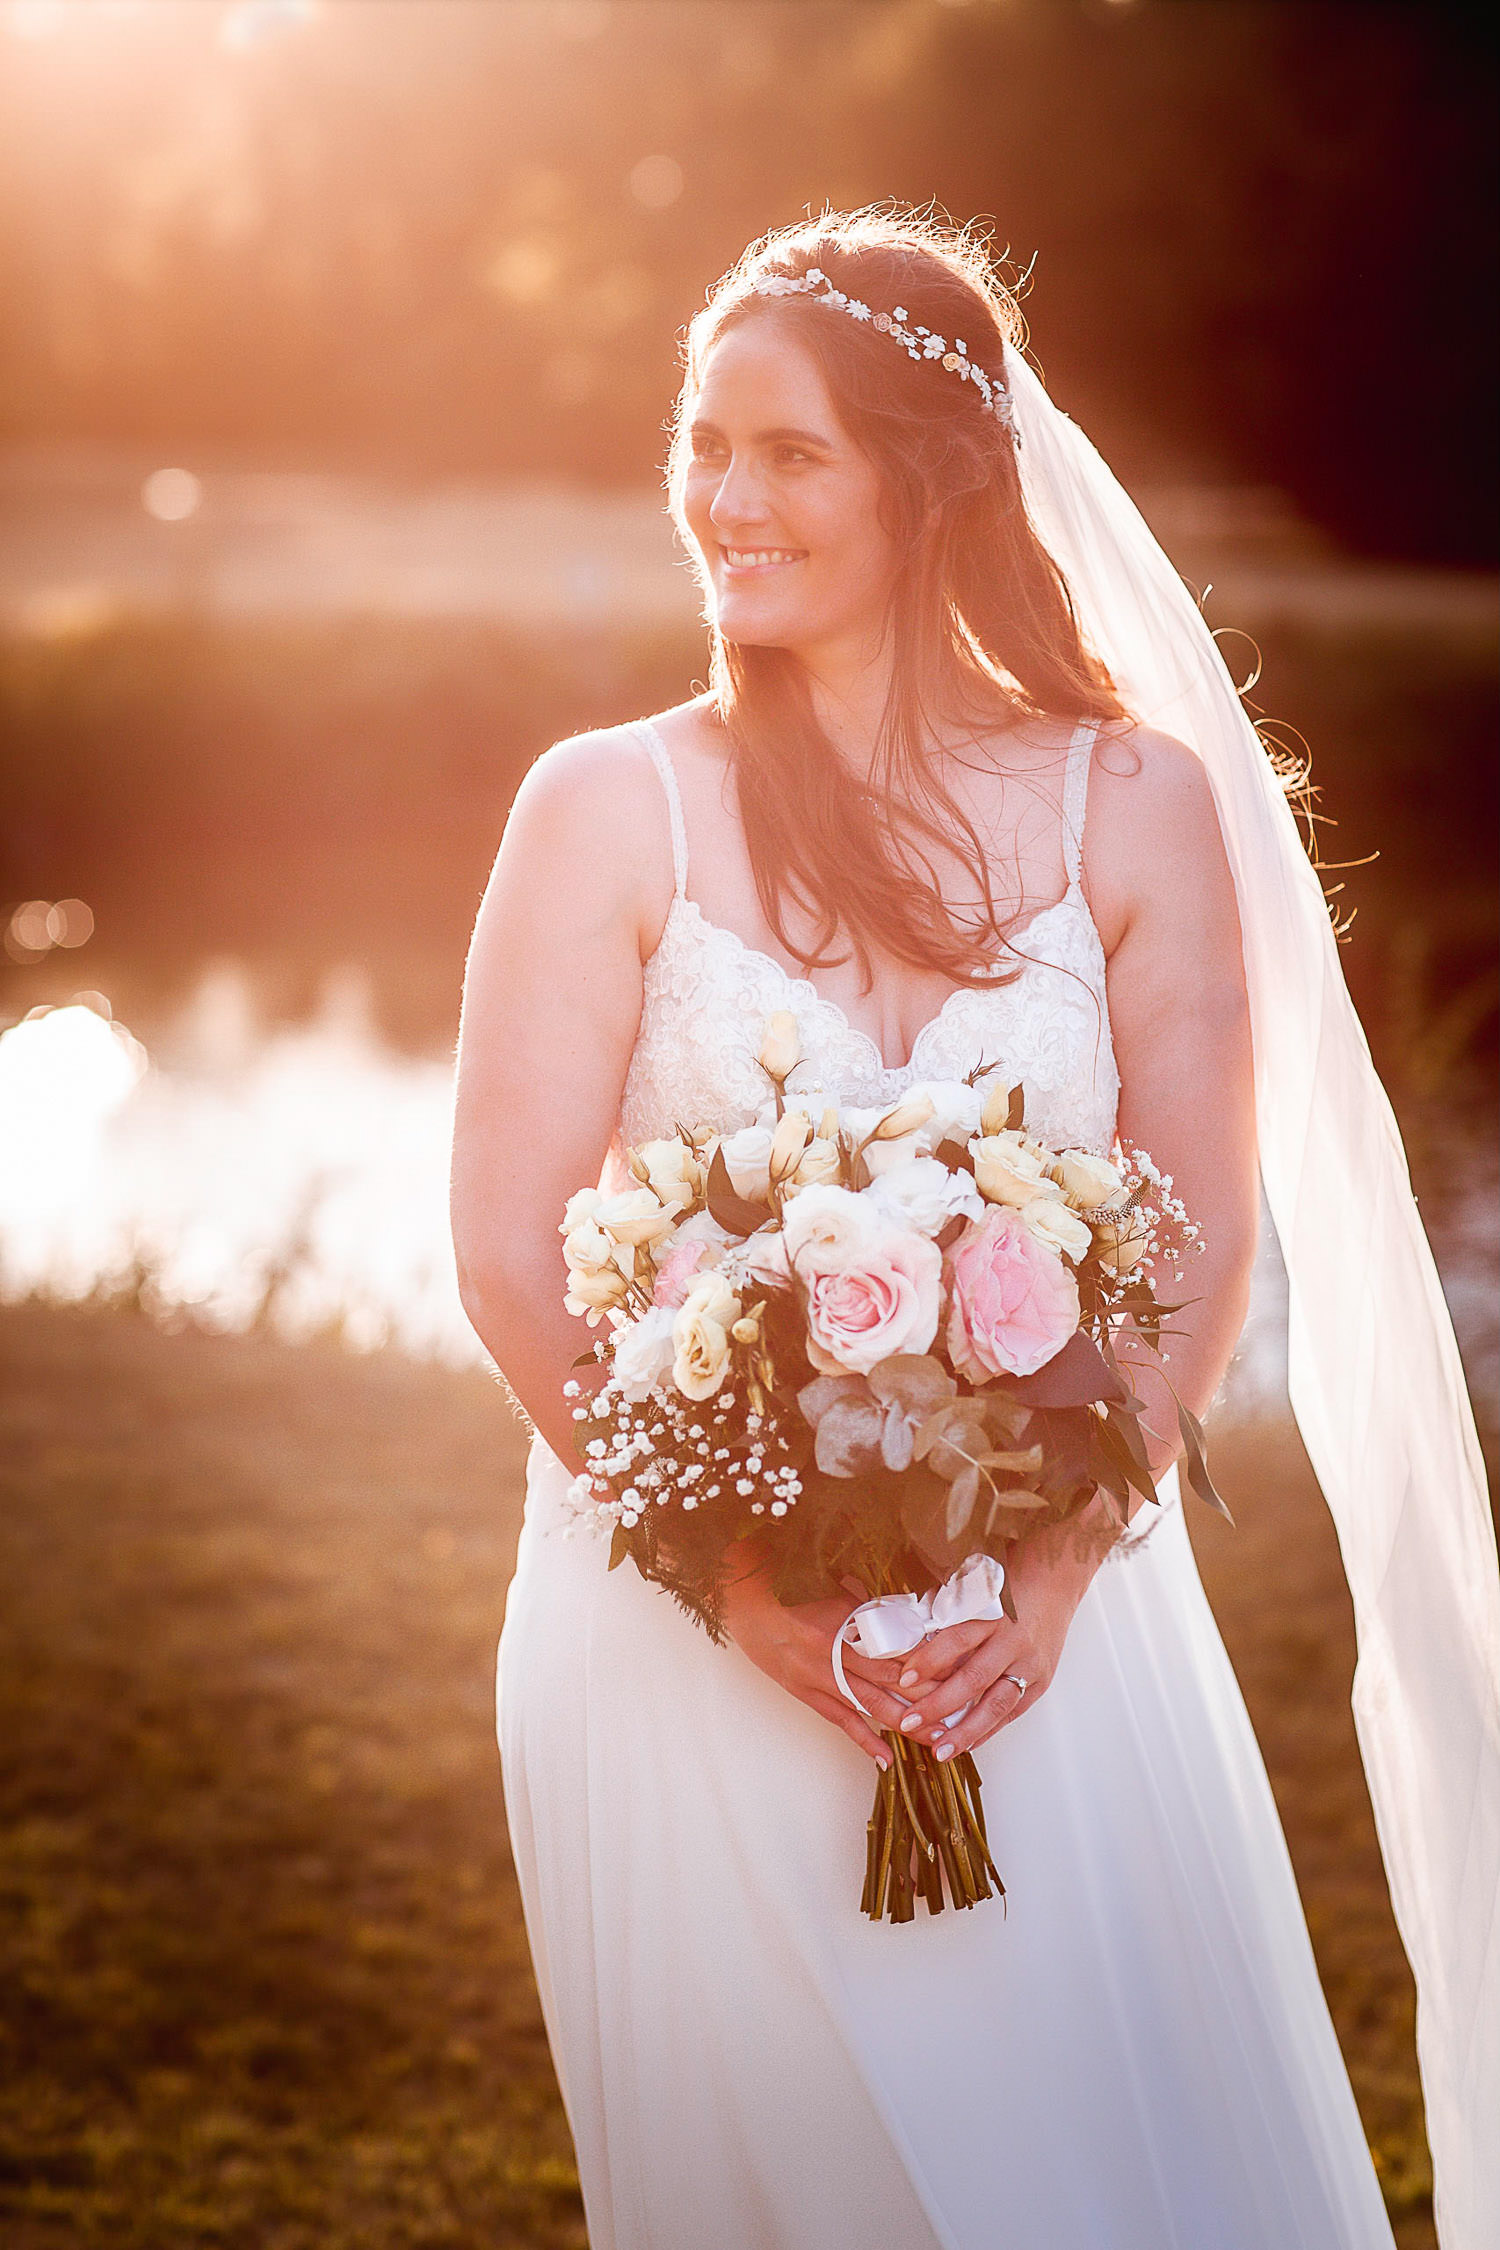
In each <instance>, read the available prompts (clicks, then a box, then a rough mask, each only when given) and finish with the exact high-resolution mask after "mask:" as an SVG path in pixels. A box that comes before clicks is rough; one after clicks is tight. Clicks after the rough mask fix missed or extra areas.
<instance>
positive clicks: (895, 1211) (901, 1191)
mask: <svg viewBox="0 0 1500 2250" xmlns="http://www.w3.org/2000/svg"><path fill="white" fill-rule="evenodd" d="M870 1200H871V1202H872V1203H875V1204H877V1205H879V1207H880V1209H881V1210H883V1211H886V1212H888V1213H889V1214H890V1216H891V1218H892V1219H894V1220H895V1221H896V1222H897V1223H898V1224H899V1225H902V1226H909V1227H914V1228H915V1229H916V1231H917V1233H918V1234H925V1235H936V1234H941V1233H942V1231H943V1229H944V1227H945V1226H946V1225H947V1224H948V1221H949V1220H950V1219H951V1218H952V1217H953V1216H954V1214H955V1212H962V1214H963V1215H964V1217H965V1218H969V1219H982V1218H983V1217H984V1198H983V1196H982V1195H981V1194H980V1193H979V1190H978V1189H977V1188H976V1187H975V1185H974V1182H973V1181H972V1180H971V1179H970V1177H969V1175H968V1173H967V1172H950V1171H949V1169H948V1167H947V1165H946V1164H939V1163H938V1162H937V1160H936V1158H935V1157H931V1156H919V1157H917V1158H915V1159H914V1160H913V1161H912V1162H911V1163H910V1164H903V1165H901V1166H900V1168H899V1169H898V1170H897V1171H894V1172H887V1173H885V1174H884V1175H883V1176H882V1177H881V1178H880V1179H879V1180H877V1181H876V1183H875V1185H874V1187H872V1188H871V1190H870Z"/></svg>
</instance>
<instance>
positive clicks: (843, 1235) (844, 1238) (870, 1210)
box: [782, 1186, 889, 1265]
mask: <svg viewBox="0 0 1500 2250" xmlns="http://www.w3.org/2000/svg"><path fill="white" fill-rule="evenodd" d="M888 1225H889V1222H888V1221H887V1220H885V1219H883V1218H882V1216H881V1214H880V1213H879V1212H878V1211H877V1210H876V1209H875V1207H874V1204H873V1203H872V1202H870V1201H869V1200H867V1198H866V1197H864V1196H862V1195H856V1194H855V1193H854V1192H853V1190H852V1189H850V1188H841V1187H831V1186H830V1187H810V1188H805V1189H804V1190H803V1192H802V1194H801V1195H799V1196H798V1197H797V1198H796V1200H795V1201H794V1202H793V1203H791V1204H789V1205H788V1207H787V1213H786V1217H785V1219H784V1221H783V1222H782V1233H783V1236H784V1238H785V1242H786V1249H787V1255H788V1257H789V1258H790V1259H791V1261H792V1263H793V1265H796V1264H797V1263H798V1261H799V1260H800V1259H801V1257H802V1256H803V1254H804V1252H807V1251H813V1252H815V1253H816V1255H817V1258H818V1262H819V1264H820V1265H827V1264H829V1263H830V1262H837V1261H838V1260H840V1259H844V1260H848V1259H851V1258H855V1257H858V1256H859V1255H860V1254H861V1253H862V1252H863V1251H865V1250H867V1249H868V1248H869V1247H870V1246H871V1245H872V1244H873V1243H874V1242H875V1241H876V1239H877V1238H878V1237H879V1236H880V1235H881V1234H882V1233H884V1232H885V1231H886V1228H887V1227H888Z"/></svg>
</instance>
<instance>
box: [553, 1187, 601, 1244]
mask: <svg viewBox="0 0 1500 2250" xmlns="http://www.w3.org/2000/svg"><path fill="white" fill-rule="evenodd" d="M603 1201H604V1195H603V1192H602V1190H601V1189H599V1188H596V1187H591V1188H580V1189H579V1190H578V1193H577V1194H576V1195H570V1196H569V1197H568V1204H567V1209H566V1210H565V1211H564V1212H563V1215H562V1225H561V1226H560V1227H559V1228H558V1230H557V1231H558V1233H559V1234H571V1233H572V1232H573V1230H574V1228H575V1227H581V1226H582V1225H583V1224H584V1222H585V1220H587V1219H591V1218H592V1217H593V1216H594V1213H595V1212H596V1211H597V1210H598V1208H599V1206H600V1204H601V1203H602V1202H603Z"/></svg>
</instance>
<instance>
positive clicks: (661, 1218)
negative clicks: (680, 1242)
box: [594, 1187, 673, 1244]
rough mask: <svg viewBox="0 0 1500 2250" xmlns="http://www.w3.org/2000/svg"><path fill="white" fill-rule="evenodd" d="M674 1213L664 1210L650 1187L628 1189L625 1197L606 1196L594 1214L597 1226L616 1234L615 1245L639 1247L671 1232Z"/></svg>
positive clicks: (623, 1195)
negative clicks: (634, 1245)
mask: <svg viewBox="0 0 1500 2250" xmlns="http://www.w3.org/2000/svg"><path fill="white" fill-rule="evenodd" d="M672 1218H673V1214H672V1213H671V1212H670V1211H665V1210H663V1208H662V1205H661V1201H660V1198H659V1197H658V1196H657V1195H656V1193H655V1192H654V1190H653V1189H651V1188H648V1187H638V1188H626V1189H625V1191H624V1192H623V1194H620V1195H607V1196H606V1197H605V1198H604V1200H603V1202H602V1203H601V1204H600V1205H599V1207H598V1209H597V1210H596V1211H595V1213H594V1224H595V1225H596V1226H600V1227H602V1228H603V1229H604V1231H605V1233H606V1234H609V1235H613V1237H614V1239H615V1241H616V1242H629V1243H632V1244H639V1243H642V1242H657V1241H659V1240H660V1239H661V1237H662V1236H663V1235H664V1234H670V1233H671V1231H672Z"/></svg>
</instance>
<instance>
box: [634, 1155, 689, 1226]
mask: <svg viewBox="0 0 1500 2250" xmlns="http://www.w3.org/2000/svg"><path fill="white" fill-rule="evenodd" d="M635 1153H636V1158H637V1161H638V1162H639V1163H640V1165H641V1166H642V1168H643V1169H644V1171H645V1174H646V1178H647V1180H648V1181H649V1182H650V1184H651V1186H652V1187H653V1188H654V1189H655V1191H656V1193H657V1195H658V1197H659V1198H660V1200H661V1201H662V1202H663V1203H664V1204H665V1205H666V1207H667V1209H668V1210H669V1211H687V1210H691V1208H692V1205H693V1203H694V1201H695V1199H696V1198H697V1196H698V1194H699V1192H700V1191H701V1189H702V1186H703V1167H702V1165H701V1164H700V1163H699V1161H698V1158H697V1156H696V1155H695V1153H694V1152H693V1150H692V1149H690V1148H688V1147H687V1146H686V1145H685V1144H684V1143H683V1142H682V1141H679V1140H677V1139H676V1138H675V1137H674V1138H673V1139H672V1140H669V1141H647V1142H646V1143H645V1145H644V1147H642V1148H638V1149H637V1150H636V1152H635Z"/></svg>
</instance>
